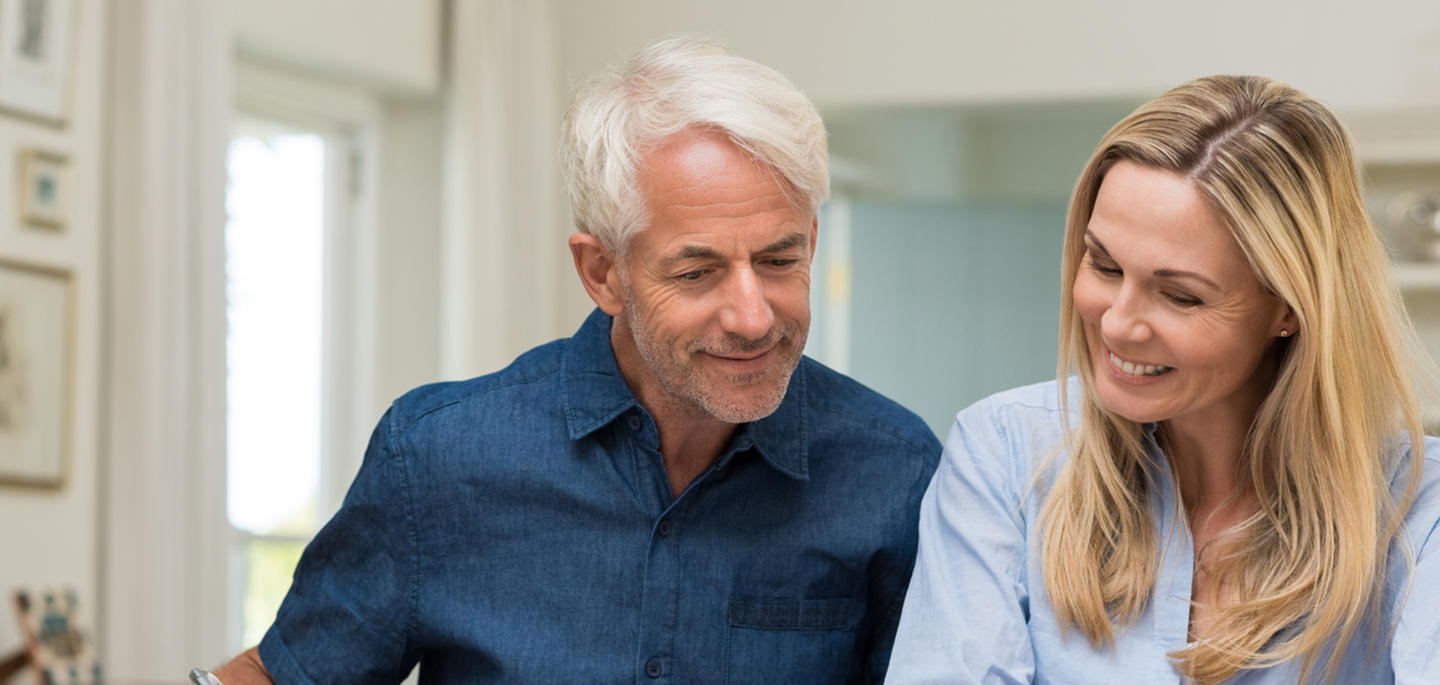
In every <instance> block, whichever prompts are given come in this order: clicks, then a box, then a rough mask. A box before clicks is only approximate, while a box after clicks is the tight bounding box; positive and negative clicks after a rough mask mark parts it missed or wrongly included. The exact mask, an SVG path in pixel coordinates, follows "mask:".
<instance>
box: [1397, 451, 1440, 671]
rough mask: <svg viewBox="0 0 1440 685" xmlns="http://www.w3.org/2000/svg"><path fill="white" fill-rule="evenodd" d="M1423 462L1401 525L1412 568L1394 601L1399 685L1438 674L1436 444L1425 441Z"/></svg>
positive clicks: (1439, 483) (1439, 465) (1439, 469)
mask: <svg viewBox="0 0 1440 685" xmlns="http://www.w3.org/2000/svg"><path fill="white" fill-rule="evenodd" d="M1425 457H1426V458H1425V474H1424V480H1423V481H1422V482H1421V485H1420V491H1419V492H1418V493H1416V496H1415V501H1414V504H1413V505H1412V506H1411V509H1410V512H1409V513H1408V514H1407V515H1406V521H1405V528H1406V535H1408V538H1409V539H1408V540H1407V541H1408V542H1409V544H1410V548H1411V551H1412V552H1413V553H1414V555H1415V567H1414V569H1413V571H1412V572H1411V576H1410V580H1409V583H1408V584H1402V587H1400V588H1399V595H1400V596H1399V597H1397V599H1398V600H1399V601H1402V602H1404V603H1403V604H1402V605H1401V607H1400V613H1399V620H1398V621H1397V622H1396V625H1395V634H1394V638H1393V641H1392V642H1391V644H1390V662H1391V667H1392V668H1393V669H1394V672H1395V683H1397V685H1412V684H1413V685H1419V684H1420V683H1433V682H1435V674H1436V673H1437V672H1440V648H1437V647H1436V645H1440V596H1437V594H1436V593H1437V590H1436V588H1440V458H1437V457H1440V440H1436V439H1435V438H1427V439H1426V441H1425ZM1391 563H1392V564H1393V563H1400V560H1397V559H1392V560H1391Z"/></svg>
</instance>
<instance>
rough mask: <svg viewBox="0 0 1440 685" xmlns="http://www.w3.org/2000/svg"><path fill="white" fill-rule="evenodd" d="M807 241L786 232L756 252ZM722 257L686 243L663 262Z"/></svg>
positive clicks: (707, 249)
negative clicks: (783, 235)
mask: <svg viewBox="0 0 1440 685" xmlns="http://www.w3.org/2000/svg"><path fill="white" fill-rule="evenodd" d="M808 241H809V238H807V237H806V235H805V234H804V233H798V232H797V233H790V234H787V235H786V236H785V237H783V238H781V239H779V240H777V241H775V242H773V243H770V244H769V245H766V246H765V247H762V248H760V250H759V252H758V253H757V254H771V253H775V252H785V251H786V250H793V249H795V248H798V247H804V246H805V244H806V243H807V242H808ZM724 258H725V256H724V255H722V254H720V252H719V251H718V250H716V249H714V248H710V247H705V246H703V245H686V246H685V247H682V248H680V251H679V252H676V253H675V254H673V255H670V256H669V257H666V258H665V260H664V262H663V263H664V264H666V265H670V264H674V263H675V262H683V261H685V260H687V259H724Z"/></svg>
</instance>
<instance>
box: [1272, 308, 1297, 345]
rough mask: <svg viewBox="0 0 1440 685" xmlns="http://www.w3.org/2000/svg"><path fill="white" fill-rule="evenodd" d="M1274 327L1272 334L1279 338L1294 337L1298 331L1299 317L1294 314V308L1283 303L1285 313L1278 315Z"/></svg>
mask: <svg viewBox="0 0 1440 685" xmlns="http://www.w3.org/2000/svg"><path fill="white" fill-rule="evenodd" d="M1275 328H1276V330H1275V331H1274V335H1277V336H1279V337H1281V338H1290V337H1294V336H1295V335H1296V334H1298V333H1300V319H1299V318H1298V317H1296V316H1295V309H1294V308H1292V307H1291V306H1290V305H1288V304H1287V305H1285V315H1284V316H1282V317H1280V323H1279V324H1277V325H1276V326H1275Z"/></svg>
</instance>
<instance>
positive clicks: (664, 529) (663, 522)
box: [655, 519, 674, 538]
mask: <svg viewBox="0 0 1440 685" xmlns="http://www.w3.org/2000/svg"><path fill="white" fill-rule="evenodd" d="M672 528H674V525H673V524H671V523H670V519H660V525H659V526H658V527H656V529H655V532H657V533H659V534H660V537H662V538H664V537H670V530H671V529H672Z"/></svg>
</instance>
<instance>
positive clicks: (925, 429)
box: [801, 357, 940, 455]
mask: <svg viewBox="0 0 1440 685" xmlns="http://www.w3.org/2000/svg"><path fill="white" fill-rule="evenodd" d="M801 364H802V365H803V367H804V369H805V381H806V384H807V385H808V388H807V392H806V396H807V400H808V402H809V405H810V408H811V409H812V410H814V411H815V412H817V413H819V414H820V415H821V416H829V417H832V418H834V419H835V420H836V421H835V422H834V424H832V425H834V426H835V427H836V428H838V429H840V430H845V431H856V432H865V433H870V434H871V435H872V436H874V437H881V438H889V439H893V440H896V441H899V442H903V443H906V444H908V445H910V446H911V447H913V448H915V449H919V450H922V451H925V452H931V451H933V452H935V453H936V454H937V455H938V454H939V451H940V442H939V440H937V439H936V438H935V433H933V432H932V431H931V430H930V427H929V426H928V425H926V424H925V421H924V420H923V419H921V418H920V417H919V415H917V414H916V413H915V412H912V411H910V410H909V409H906V408H905V407H903V406H901V405H900V404H899V403H898V402H896V401H894V400H892V399H890V398H888V397H886V396H884V395H882V394H880V393H879V392H876V391H875V390H872V389H870V388H869V387H867V386H865V385H864V384H863V383H861V382H860V381H857V380H855V379H853V378H851V377H849V376H846V375H845V374H842V373H840V372H838V371H835V370H834V369H831V368H830V367H828V366H825V365H824V364H821V363H820V362H817V361H815V360H813V359H810V358H809V357H805V358H803V361H802V362H801Z"/></svg>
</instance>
